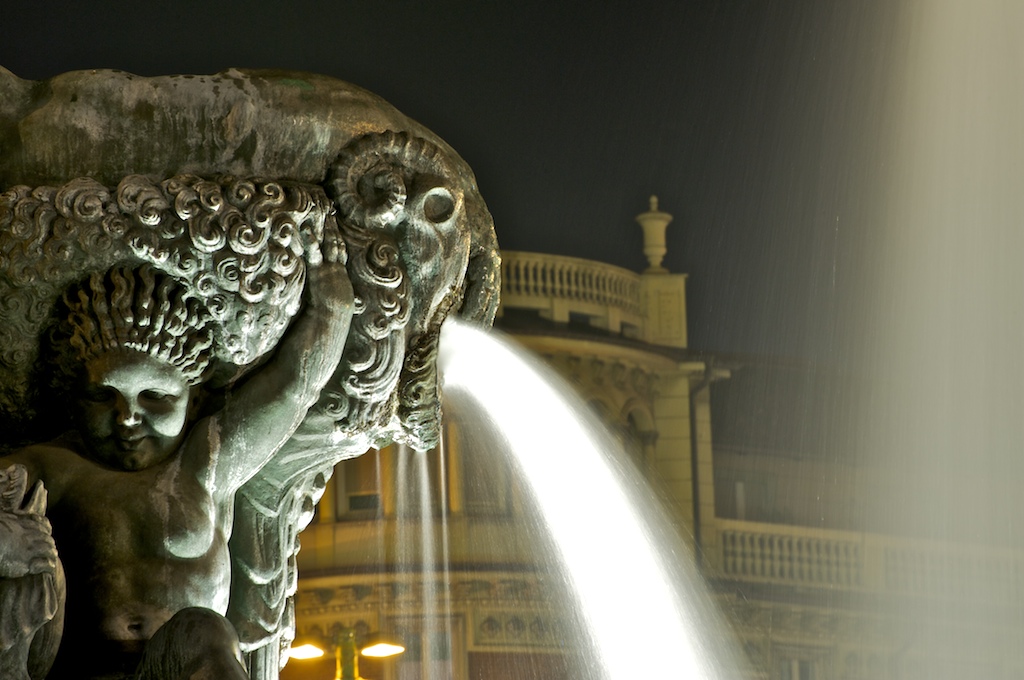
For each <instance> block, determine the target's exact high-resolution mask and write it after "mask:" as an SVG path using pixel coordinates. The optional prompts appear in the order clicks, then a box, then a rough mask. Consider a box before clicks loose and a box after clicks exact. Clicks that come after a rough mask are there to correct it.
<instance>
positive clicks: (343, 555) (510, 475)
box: [284, 197, 1024, 680]
mask: <svg viewBox="0 0 1024 680" xmlns="http://www.w3.org/2000/svg"><path fill="white" fill-rule="evenodd" d="M637 220H638V222H640V223H641V225H642V226H643V227H644V231H645V236H644V244H645V254H646V255H647V258H648V262H649V265H650V266H649V267H648V269H647V270H646V271H644V272H643V273H640V274H637V273H635V272H632V271H628V270H625V269H622V268H619V267H615V266H611V265H607V264H603V263H600V262H594V261H590V260H583V259H577V258H572V257H564V256H555V255H545V254H538V253H525V252H503V264H502V308H501V311H500V312H499V319H498V321H497V323H496V327H497V328H498V329H500V330H501V331H503V332H504V333H506V334H508V335H509V336H510V337H511V338H513V339H514V340H515V342H516V343H518V344H519V345H521V346H522V347H524V348H526V349H528V350H529V351H530V352H532V353H534V354H535V355H537V356H539V357H540V358H542V359H543V361H544V362H545V363H546V364H547V365H548V366H550V367H551V368H553V369H554V370H555V371H556V372H557V373H558V375H559V376H561V378H562V379H564V380H565V382H567V383H568V384H569V385H571V386H572V387H573V388H574V389H575V390H576V391H577V392H578V393H579V395H580V396H581V397H582V398H583V400H584V401H585V402H586V403H587V404H588V405H589V406H590V408H591V409H592V410H593V411H594V412H595V413H597V414H598V416H599V417H600V419H601V420H602V421H603V422H604V423H605V424H606V425H607V426H608V428H609V429H610V430H611V431H612V432H613V433H614V434H615V435H616V437H617V438H618V439H619V440H621V442H622V444H623V446H624V449H625V451H626V452H627V454H628V457H629V460H630V461H631V463H632V465H633V466H635V467H636V468H637V469H638V470H639V471H640V474H641V475H642V476H643V477H644V478H645V479H646V481H647V482H648V484H649V485H650V493H651V494H653V495H655V496H657V498H658V499H659V502H660V503H661V504H662V505H663V506H664V508H665V510H666V512H667V513H668V514H669V516H670V517H671V520H672V522H673V523H674V525H675V526H676V528H677V529H678V531H679V534H680V537H681V540H682V541H683V542H684V543H685V544H686V545H688V546H689V548H690V549H691V554H690V555H683V556H681V557H680V559H692V560H694V561H695V563H696V565H697V567H698V569H699V571H700V572H701V574H702V575H703V576H704V577H705V579H706V581H707V583H708V584H709V586H710V589H711V591H712V596H713V599H714V600H715V602H716V603H717V605H718V607H719V609H720V611H721V612H722V613H723V614H724V615H725V618H726V619H727V620H728V625H729V626H730V627H731V629H732V632H733V635H734V638H735V640H734V645H735V647H736V648H737V649H741V650H742V651H743V656H744V657H745V659H746V661H747V670H746V672H745V677H747V678H751V679H754V678H757V679H763V680H769V679H770V680H826V679H835V680H855V679H865V680H867V679H872V680H886V679H889V680H918V679H920V680H925V679H928V678H934V677H955V676H959V677H987V678H1022V677H1024V664H1022V662H1021V658H1020V656H1019V654H1017V653H1015V652H1013V651H1012V650H1015V649H1016V648H1017V644H1016V642H1015V641H1016V640H1019V639H1020V634H1021V632H1022V629H1021V627H1020V622H1019V621H1016V620H1015V619H1014V620H1010V619H1008V618H1007V616H1006V615H1009V616H1011V618H1012V617H1015V613H1016V612H1019V611H1020V608H1019V607H1018V606H1017V603H1018V593H1019V589H1020V588H1021V585H1022V583H1024V561H1022V553H1021V552H1020V551H1019V550H1012V549H996V548H993V547H982V546H981V544H971V543H970V542H969V541H966V542H956V543H954V542H951V541H949V540H948V539H947V540H935V539H930V538H927V537H920V536H919V537H914V536H911V535H894V534H893V533H892V532H891V531H890V532H888V533H887V528H889V527H891V526H893V524H892V523H887V522H885V521H881V522H878V521H877V514H873V513H871V512H867V511H865V508H870V507H872V506H873V505H877V504H878V503H881V502H882V501H881V500H879V501H878V503H876V502H875V501H876V499H883V498H891V497H893V496H894V495H898V490H894V489H889V488H886V485H889V486H891V485H892V484H895V483H898V482H897V481H894V480H897V479H899V478H898V477H894V476H893V475H892V474H891V471H887V470H884V469H881V468H879V469H872V467H871V466H870V465H868V464H865V463H863V462H858V461H857V460H855V459H852V458H849V457H844V456H843V455H842V453H841V452H840V451H839V450H838V449H836V448H835V446H833V444H834V440H833V439H830V437H829V432H828V430H829V429H830V428H835V429H843V428H842V423H837V422H835V419H836V418H839V419H841V418H842V417H843V415H842V414H843V413H844V407H843V403H842V400H843V391H842V388H841V386H842V385H843V381H844V376H842V375H839V374H837V373H836V372H835V371H833V370H831V369H829V368H828V367H822V366H816V365H810V364H808V363H806V362H799V361H792V362H786V361H781V360H778V359H772V360H768V359H763V358H756V357H739V356H735V355H732V356H725V355H710V354H706V353H699V352H695V351H692V350H690V349H688V347H687V330H686V282H687V279H686V275H685V274H678V273H676V274H673V273H669V272H668V271H666V270H665V269H664V268H662V267H661V258H662V256H663V255H664V253H665V248H664V243H665V239H664V233H665V227H666V225H668V223H669V222H670V221H671V215H669V214H667V213H664V212H662V211H660V210H659V208H658V205H657V200H656V199H655V198H654V197H652V199H651V205H650V207H649V210H647V211H646V212H644V213H642V214H641V215H639V216H638V217H637ZM722 313H728V311H727V310H723V312H722ZM766 386H770V387H766ZM713 392H714V394H715V398H714V399H712V393H713ZM815 398H816V399H817V400H818V402H816V401H815ZM822 401H824V402H828V403H820V402H822ZM712 413H714V414H715V416H716V419H717V420H716V426H717V425H718V423H717V421H718V420H720V421H721V433H722V437H721V438H720V440H718V439H713V437H712ZM479 421H480V419H479V418H478V417H474V416H473V414H466V413H460V412H459V410H458V409H457V408H452V406H451V405H448V408H447V410H446V415H445V425H444V434H443V441H442V445H441V446H440V447H439V448H438V449H436V450H434V451H431V452H430V453H428V454H426V455H422V454H416V453H415V452H412V451H408V450H404V449H402V448H400V447H394V446H393V447H388V448H386V449H383V450H381V451H371V452H370V453H368V454H366V455H364V456H362V457H360V458H358V459H354V460H350V461H346V462H344V463H342V464H340V465H339V466H338V467H337V469H336V471H335V474H334V477H333V479H332V480H331V481H330V483H329V485H328V487H327V490H326V492H325V495H324V498H323V500H322V502H321V504H320V507H319V511H318V516H317V519H316V520H315V521H314V523H313V524H312V525H311V526H310V527H309V528H308V529H307V530H306V531H305V532H304V533H303V534H302V536H301V540H302V550H301V552H300V553H299V567H300V581H299V584H298V596H297V607H296V618H297V629H298V632H299V635H300V637H302V638H304V639H306V638H309V637H313V638H317V639H320V640H322V641H328V642H329V641H330V640H331V639H332V636H334V635H335V634H336V633H337V632H338V631H340V630H354V631H355V633H356V635H357V637H359V638H360V639H361V638H363V637H366V636H368V635H369V634H371V633H378V632H385V633H387V634H389V635H392V636H395V635H397V636H399V637H401V638H402V639H403V640H404V641H405V643H406V646H407V651H406V652H405V653H404V654H402V655H400V656H398V657H395V658H393V659H389V660H385V661H372V660H367V659H363V660H361V661H360V669H361V675H362V676H364V677H366V678H370V679H372V680H427V679H428V678H446V679H448V678H450V679H451V680H485V679H486V680H512V679H520V678H522V679H529V680H548V679H551V680H554V679H556V678H559V679H561V678H572V677H577V676H579V675H581V674H582V672H583V668H584V666H585V665H586V664H587V660H586V659H585V658H583V657H584V656H585V654H586V652H585V650H580V649H577V648H575V645H576V644H578V642H579V640H580V636H579V635H578V634H576V633H573V632H571V631H572V630H573V629H575V628H578V627H579V626H580V625H581V624H580V622H579V621H577V620H574V616H576V614H575V613H574V611H573V609H572V608H571V607H567V606H565V605H564V604H562V603H564V602H565V601H566V599H565V598H566V597H567V594H566V584H565V583H564V582H563V581H562V579H560V578H559V575H558V570H557V568H555V567H553V565H552V561H551V557H550V554H551V550H550V547H549V545H548V543H547V540H548V539H547V538H546V537H545V535H544V529H543V526H542V523H540V522H538V520H537V517H536V516H535V513H534V511H533V510H532V509H531V507H530V502H529V500H528V499H527V498H526V495H525V492H524V489H523V487H522V484H521V481H520V480H517V476H516V473H515V471H514V470H513V469H511V468H510V465H511V464H510V461H509V459H508V458H507V457H504V456H502V455H499V454H498V453H497V452H496V451H494V448H495V445H494V442H493V440H492V439H489V437H488V433H487V432H486V431H485V430H486V427H483V426H481V425H480V422H479ZM807 423H811V424H810V425H808V424H807ZM523 426H524V427H529V426H530V424H529V423H524V425H523ZM716 431H717V430H716ZM581 483H585V476H582V475H581V476H580V478H579V479H567V480H565V493H566V496H567V498H568V499H570V500H571V498H572V496H573V487H574V485H575V484H581ZM950 501H951V502H954V499H950ZM872 518H875V519H872ZM968 533H969V532H968ZM609 549H610V550H614V549H615V546H611V545H610V546H609ZM609 587H612V588H628V587H629V575H628V574H624V575H623V579H622V582H621V583H615V584H609ZM979 622H980V623H979ZM622 625H630V626H643V625H644V622H643V621H623V624H622ZM943 650H944V651H943ZM1008 650H1011V651H1008ZM666 672H667V675H666V677H673V675H672V673H671V672H670V669H666ZM334 673H335V662H334V660H332V659H330V658H325V659H322V660H319V661H298V660H296V661H293V662H291V663H290V664H289V666H288V667H287V668H286V669H285V672H284V678H286V679H290V680H300V679H306V678H331V677H334Z"/></svg>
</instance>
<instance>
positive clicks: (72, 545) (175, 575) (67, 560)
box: [15, 442, 231, 640]
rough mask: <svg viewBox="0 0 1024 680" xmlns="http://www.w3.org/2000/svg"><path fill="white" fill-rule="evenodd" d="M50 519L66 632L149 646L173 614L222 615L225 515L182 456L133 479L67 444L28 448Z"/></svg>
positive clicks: (225, 567)
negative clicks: (62, 582)
mask: <svg viewBox="0 0 1024 680" xmlns="http://www.w3.org/2000/svg"><path fill="white" fill-rule="evenodd" d="M23 456H24V459H25V460H31V461H32V467H33V468H34V469H35V472H36V474H37V475H38V477H39V479H41V480H42V481H43V484H44V485H45V486H46V488H47V490H48V496H49V498H48V501H49V506H48V510H47V516H48V517H49V519H50V521H51V522H52V524H53V534H54V539H55V541H56V543H57V549H58V552H59V554H60V556H61V559H62V561H63V563H64V568H65V571H66V573H67V577H68V592H69V601H68V628H69V630H68V631H67V633H71V629H76V628H84V629H85V630H77V631H75V634H86V635H89V636H93V635H96V636H99V637H101V638H103V639H107V640H146V639H149V638H150V637H151V636H152V634H153V633H154V632H155V631H156V629H157V628H159V627H160V626H161V625H162V624H163V623H164V622H165V621H166V620H167V619H169V618H170V617H171V616H172V615H173V614H174V613H175V612H176V611H178V610H180V609H182V608H184V607H190V606H200V607H207V608H209V609H212V610H214V611H216V612H219V613H221V614H223V613H224V612H225V611H226V610H227V600H228V592H229V586H230V561H229V557H228V549H227V537H228V535H229V534H230V520H231V509H230V507H217V503H216V502H215V500H214V497H213V494H212V493H211V491H210V489H208V488H207V486H206V485H204V484H203V483H201V482H200V475H197V474H196V473H195V472H194V471H185V470H183V466H182V463H181V456H180V454H176V455H174V456H171V457H170V458H169V459H168V460H166V461H163V462H161V463H159V464H157V465H154V466H153V467H150V468H146V469H144V470H139V471H130V472H129V471H121V470H111V469H108V468H105V467H102V466H100V465H99V464H97V463H95V462H93V461H91V460H89V459H88V458H85V457H84V456H82V455H81V454H80V453H79V452H78V451H77V450H75V447H74V446H73V445H71V446H69V445H67V444H66V443H64V442H54V443H51V444H44V445H37V446H32V447H30V448H28V449H24V450H23V451H21V452H19V454H15V458H18V459H21V458H22V457H23Z"/></svg>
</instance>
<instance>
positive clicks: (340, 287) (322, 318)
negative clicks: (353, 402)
mask: <svg viewBox="0 0 1024 680" xmlns="http://www.w3.org/2000/svg"><path fill="white" fill-rule="evenodd" d="M343 259H344V244H343V243H342V241H341V240H340V236H337V233H336V232H334V234H333V235H329V236H325V239H324V245H323V249H322V258H320V257H314V258H311V260H312V261H311V262H310V264H309V266H308V267H307V270H306V276H307V284H306V298H305V305H304V306H303V309H302V311H301V312H300V313H299V315H298V316H297V317H296V319H295V321H294V322H293V323H292V326H291V327H290V328H289V329H288V331H287V332H286V333H285V335H284V337H283V338H282V339H281V341H280V343H278V346H277V349H276V351H275V352H274V355H273V357H272V358H271V359H270V361H269V362H268V363H267V364H266V365H264V366H263V367H262V368H260V369H258V370H257V372H256V373H255V374H254V375H252V376H251V377H250V378H249V379H248V380H246V381H245V382H244V383H243V384H242V385H241V386H240V387H238V388H236V389H234V390H233V391H232V392H231V393H230V394H229V395H228V397H227V400H226V404H225V406H224V408H223V410H222V411H221V412H220V413H218V414H216V415H214V416H211V417H210V418H208V419H207V420H206V421H205V422H203V423H201V424H200V426H198V427H197V428H196V429H195V430H194V431H193V432H192V434H191V436H190V437H189V441H188V442H187V444H186V451H185V455H186V456H190V457H191V456H200V457H204V456H205V455H206V454H207V452H208V455H209V456H210V458H208V459H207V460H211V461H212V463H213V475H214V476H213V479H212V480H211V481H212V482H213V484H214V485H215V486H214V491H215V493H217V494H218V495H221V494H232V493H234V492H235V491H236V490H237V489H238V487H240V486H241V485H242V484H243V483H245V481H247V480H248V479H249V478H250V477H252V476H253V475H254V474H255V473H256V472H257V471H258V470H259V468H260V467H262V466H263V464H264V463H266V461H267V460H268V459H269V458H270V457H271V456H272V455H274V453H275V452H276V451H277V450H278V449H279V448H280V447H281V445H282V444H284V443H285V442H286V441H287V440H288V438H289V437H290V436H291V435H292V433H293V432H294V431H295V429H296V428H297V427H298V426H299V423H300V422H302V419H303V418H304V417H305V415H306V412H307V411H308V410H309V408H310V407H311V406H312V405H313V404H314V403H316V400H317V398H318V397H319V395H320V391H321V390H322V389H323V387H324V385H325V384H326V383H327V381H328V379H330V377H331V375H332V374H333V373H334V371H335V369H336V368H337V366H338V362H339V361H340V360H341V354H342V350H343V349H344V348H345V340H346V338H347V337H348V331H349V325H350V323H351V321H352V315H353V311H354V307H355V305H354V299H353V293H352V284H351V282H350V281H349V278H348V272H347V271H346V270H345V265H344V264H343ZM316 260H321V261H319V262H317V261H316ZM193 460H194V458H193Z"/></svg>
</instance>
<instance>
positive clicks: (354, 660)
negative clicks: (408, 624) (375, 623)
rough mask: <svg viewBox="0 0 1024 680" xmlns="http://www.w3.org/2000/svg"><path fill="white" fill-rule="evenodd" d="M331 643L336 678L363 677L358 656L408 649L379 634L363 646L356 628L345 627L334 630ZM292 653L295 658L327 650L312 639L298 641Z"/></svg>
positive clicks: (356, 679)
mask: <svg viewBox="0 0 1024 680" xmlns="http://www.w3.org/2000/svg"><path fill="white" fill-rule="evenodd" d="M332 632H333V636H332V639H331V643H332V644H331V646H332V647H333V648H334V668H335V671H334V680H363V679H362V678H361V677H360V675H359V655H360V654H362V655H363V656H368V657H374V658H383V657H389V656H395V655H397V654H401V653H402V652H404V651H405V647H404V646H402V645H401V644H400V643H399V642H397V641H395V640H392V639H389V638H385V637H384V636H382V635H381V634H380V633H375V634H371V635H368V636H367V637H366V640H365V641H364V642H363V644H361V645H357V644H356V630H355V629H354V628H347V627H344V626H335V627H333V629H332ZM296 643H298V644H296V645H295V646H293V647H292V649H291V652H290V654H289V656H291V658H293V659H315V658H320V657H322V656H323V655H324V654H325V652H324V650H323V648H322V647H320V646H319V645H317V644H316V642H314V641H313V640H305V641H300V640H296Z"/></svg>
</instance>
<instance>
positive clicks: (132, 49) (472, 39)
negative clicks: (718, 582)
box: [0, 0, 894, 361]
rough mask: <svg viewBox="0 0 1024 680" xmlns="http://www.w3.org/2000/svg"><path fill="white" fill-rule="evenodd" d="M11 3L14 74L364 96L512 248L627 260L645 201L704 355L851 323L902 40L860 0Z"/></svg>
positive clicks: (6, 52) (803, 353)
mask: <svg viewBox="0 0 1024 680" xmlns="http://www.w3.org/2000/svg"><path fill="white" fill-rule="evenodd" d="M19 4H21V5H22V6H21V7H19V9H18V10H17V11H16V12H10V11H8V12H6V13H5V14H4V17H3V18H4V28H3V35H4V40H3V41H2V42H0V65H3V66H5V67H6V68H8V69H10V70H11V71H13V72H14V73H15V74H17V75H19V76H21V77H23V78H30V79H38V78H45V77H48V76H51V75H55V74H57V73H61V72H64V71H68V70H76V69H84V68H118V69H122V70H126V71H130V72H133V73H137V74H141V75H159V74H169V73H212V72H215V71H219V70H223V69H225V68H228V67H232V66H238V67H252V68H271V67H277V68H288V69H297V70H305V71H314V72H320V73H325V74H328V75H331V76H335V77H338V78H341V79H344V80H349V81H351V82H353V83H356V84H358V85H361V86H363V87H366V88H368V89H370V90H372V91H374V92H377V93H378V94H380V95H382V96H384V97H385V98H386V99H388V100H389V101H390V102H391V103H392V104H394V105H395V106H397V107H398V108H399V109H400V110H402V111H403V112H404V113H406V114H407V115H409V116H411V117H413V118H415V119H417V120H419V121H420V122H422V123H424V124H426V125H427V126H428V127H430V128H432V129H433V130H434V131H435V132H437V133H438V134H440V135H441V136H442V137H443V138H445V139H446V140H447V141H448V142H449V143H451V144H452V146H454V147H455V148H456V149H457V150H458V151H459V152H460V153H461V154H462V155H463V156H464V157H465V158H466V159H467V160H468V161H469V163H470V164H471V165H472V167H473V168H474V169H475V171H476V173H477V176H478V179H479V183H480V186H481V189H482V191H483V194H484V197H485V199H486V200H487V201H488V204H489V206H490V208H491V211H492V213H493V214H494V217H495V222H496V224H497V228H498V235H499V240H500V242H501V244H502V246H503V247H505V248H508V249H516V250H533V251H543V252H553V253H559V254H566V255H575V256H581V257H586V258H590V259H595V260H601V261H605V262H611V263H614V264H618V265H621V266H624V267H628V268H630V269H633V270H639V269H642V268H643V266H645V260H644V258H643V256H642V253H641V237H640V231H639V227H637V226H636V224H635V223H634V222H633V216H634V215H635V214H636V213H638V212H640V211H642V210H644V209H646V203H647V196H648V195H649V194H651V193H656V194H658V195H659V197H660V198H661V207H662V209H664V210H667V211H669V212H671V213H673V214H674V215H675V221H674V222H673V224H672V225H671V226H670V231H669V254H668V256H667V258H666V261H665V264H666V265H667V266H668V267H669V269H671V270H672V271H684V272H688V273H689V274H690V310H691V311H690V325H691V344H692V345H693V346H694V347H695V348H698V349H705V350H715V351H727V352H747V353H757V354H775V355H784V356H796V357H801V358H805V359H811V360H814V361H831V360H832V359H834V358H836V357H838V356H840V354H841V350H842V347H841V344H842V343H840V342H837V340H836V338H837V337H841V336H842V333H843V326H844V324H850V323H856V299H857V295H858V293H857V291H858V286H859V285H860V284H861V283H862V278H863V276H865V272H864V271H863V267H861V265H860V262H861V260H862V259H863V258H862V254H863V251H864V244H865V238H864V237H863V234H864V233H865V231H866V228H865V227H866V224H865V223H866V222H869V221H870V220H871V212H870V208H869V206H870V201H869V200H866V196H867V195H868V194H867V193H866V192H867V191H868V185H869V184H870V182H869V180H870V177H871V176H872V173H873V172H874V170H875V168H874V164H875V163H877V161H876V159H875V156H874V155H873V154H872V153H865V152H864V149H865V148H867V149H868V150H869V151H870V149H871V148H872V147H871V145H870V144H867V145H866V144H865V143H864V141H865V140H867V139H872V138H874V137H876V136H877V130H879V129H881V127H882V126H883V123H884V119H885V115H886V108H887V106H888V104H887V99H886V97H885V93H886V91H887V88H888V87H890V83H889V82H888V81H889V79H888V78H886V77H885V75H886V72H887V64H888V60H890V59H891V58H892V54H893V46H892V41H891V40H889V39H888V37H887V32H888V31H890V29H891V25H892V24H893V21H894V20H893V17H891V16H885V15H883V14H881V13H880V11H879V10H877V9H874V8H873V7H872V5H870V4H868V3H845V2H834V3H833V2H780V1H778V0H756V1H753V2H740V1H737V2H713V1H710V0H698V1H689V2H687V1H683V0H680V1H677V2H648V3H624V2H622V3H611V2H609V3H574V2H559V3H548V2H519V3H497V2H411V1H397V0H393V1H390V2H382V1H377V2H364V1H359V2H335V3H326V2H323V3H314V2H301V1H300V2H291V3H283V2H263V1H260V2H249V3H211V2H197V1H194V0H184V1H179V2H174V3H160V4H156V3H152V4H149V3H139V2H132V3H128V2H107V3H102V6H101V7H99V8H97V7H94V6H93V5H94V4H101V3H90V4H89V7H90V8H89V10H87V11H86V10H81V9H79V10H76V11H74V12H65V11H59V10H60V7H61V5H60V3H53V2H38V3H19ZM634 4H636V6H635V7H633V6H632V5H634ZM627 5H628V6H627ZM886 11H888V10H886ZM890 13H891V12H890Z"/></svg>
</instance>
